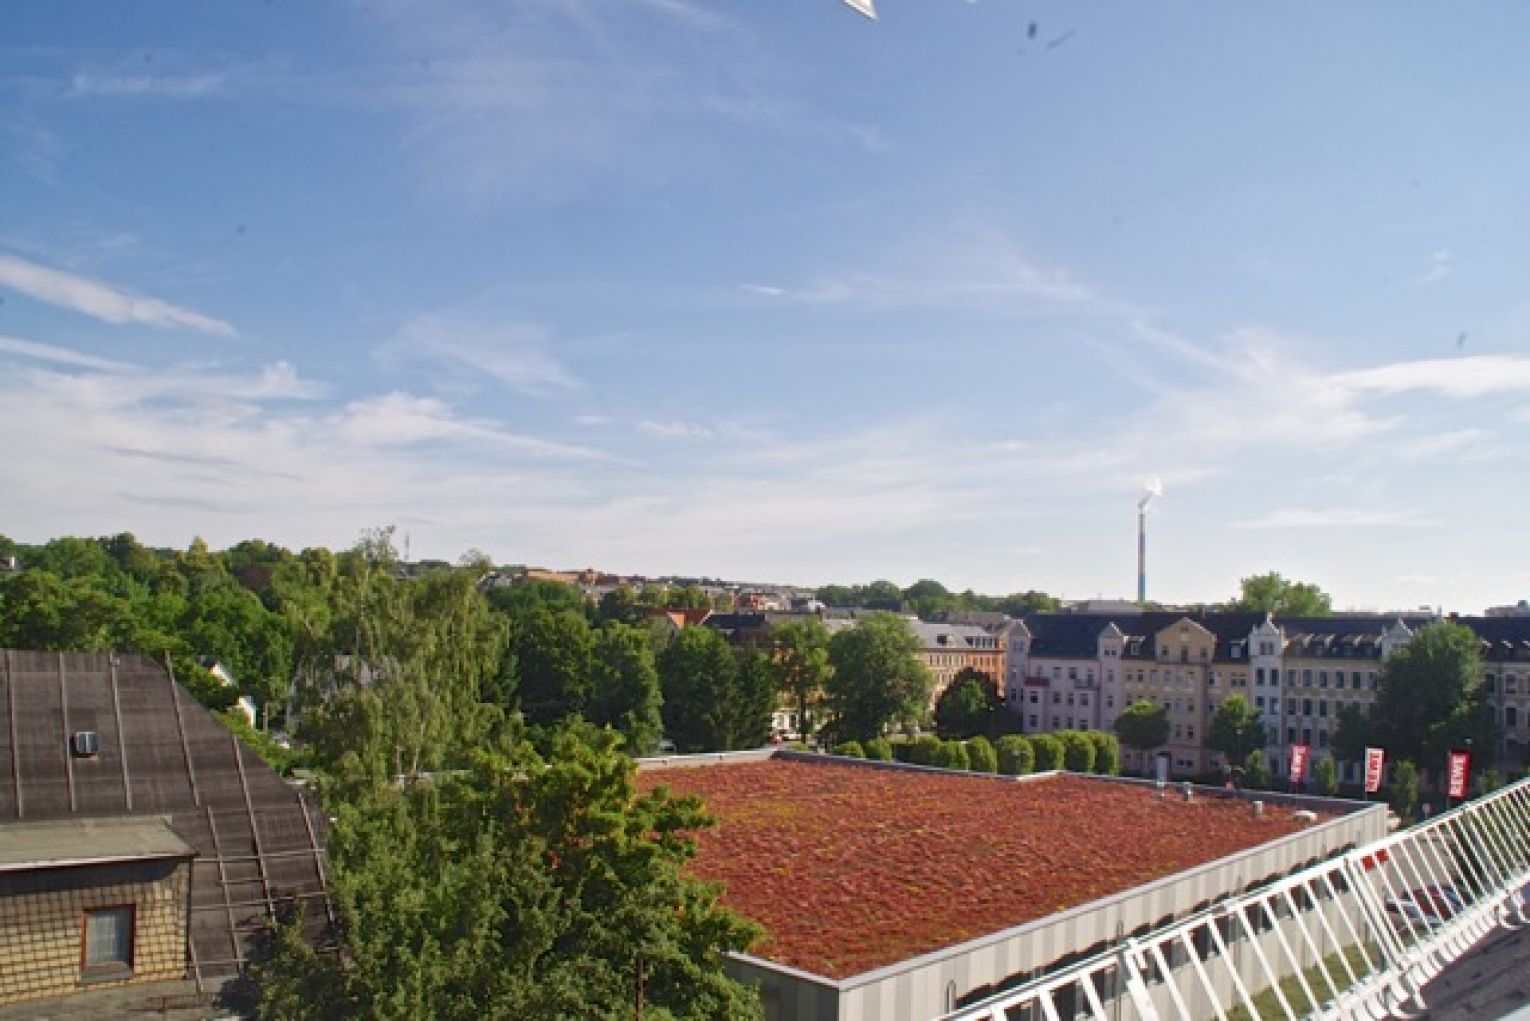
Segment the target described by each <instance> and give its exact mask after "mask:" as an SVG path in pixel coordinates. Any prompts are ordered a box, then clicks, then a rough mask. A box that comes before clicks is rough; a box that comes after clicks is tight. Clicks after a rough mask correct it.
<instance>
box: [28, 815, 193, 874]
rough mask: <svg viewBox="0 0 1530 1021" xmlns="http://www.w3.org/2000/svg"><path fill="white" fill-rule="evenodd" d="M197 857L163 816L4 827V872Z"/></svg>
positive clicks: (64, 820) (38, 823)
mask: <svg viewBox="0 0 1530 1021" xmlns="http://www.w3.org/2000/svg"><path fill="white" fill-rule="evenodd" d="M195 856H196V851H195V850H194V849H193V848H192V847H191V845H190V844H188V843H186V841H184V840H182V839H181V837H180V835H179V834H177V833H176V832H175V831H174V830H173V829H171V828H170V823H169V820H167V819H165V818H163V817H160V816H131V817H116V818H84V819H50V820H47V821H45V822H8V823H6V824H5V825H4V826H0V872H25V871H30V870H32V869H56V868H69V867H72V866H77V865H101V864H106V863H109V862H120V861H147V860H151V859H155V858H193V857H195Z"/></svg>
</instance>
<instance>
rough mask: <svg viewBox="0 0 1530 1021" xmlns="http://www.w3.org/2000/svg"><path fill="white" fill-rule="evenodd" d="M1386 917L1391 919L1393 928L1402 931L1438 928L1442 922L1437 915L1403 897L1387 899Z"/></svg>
mask: <svg viewBox="0 0 1530 1021" xmlns="http://www.w3.org/2000/svg"><path fill="white" fill-rule="evenodd" d="M1387 917H1388V918H1389V919H1391V921H1392V925H1393V926H1394V927H1395V928H1397V929H1399V930H1401V931H1403V932H1408V931H1410V930H1413V929H1438V928H1439V927H1440V926H1441V925H1442V924H1443V923H1442V922H1441V921H1440V918H1439V916H1438V915H1435V914H1434V913H1433V912H1430V911H1426V910H1424V909H1423V908H1421V907H1419V906H1418V905H1417V904H1415V903H1413V901H1411V900H1408V899H1406V898H1403V897H1399V898H1396V899H1395V900H1389V901H1387Z"/></svg>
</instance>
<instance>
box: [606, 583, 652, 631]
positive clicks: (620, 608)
mask: <svg viewBox="0 0 1530 1021" xmlns="http://www.w3.org/2000/svg"><path fill="white" fill-rule="evenodd" d="M595 613H596V617H597V618H598V619H599V620H600V622H601V623H603V624H606V623H613V622H614V623H617V624H636V623H637V622H638V621H640V620H642V619H643V615H644V609H643V606H642V604H640V603H639V602H638V597H637V593H635V592H633V591H632V587H631V586H629V585H618V586H616V587H615V588H614V589H612V590H611V591H610V592H607V593H606V594H605V595H603V596H601V597H600V605H599V608H598V609H597V610H596V611H595Z"/></svg>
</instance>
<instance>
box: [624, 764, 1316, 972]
mask: <svg viewBox="0 0 1530 1021" xmlns="http://www.w3.org/2000/svg"><path fill="white" fill-rule="evenodd" d="M638 784H639V786H640V787H641V788H642V789H645V790H647V789H650V788H653V787H657V786H661V785H662V786H667V787H669V788H670V789H671V790H672V791H674V792H676V793H686V794H697V795H700V796H701V797H702V799H703V800H704V801H705V802H706V805H707V808H708V809H709V810H710V811H711V812H712V814H714V815H715V816H716V817H717V820H718V825H717V826H716V827H715V828H714V829H711V830H708V831H705V832H703V833H701V834H699V835H698V843H699V847H698V854H697V857H696V859H695V861H694V862H693V863H692V864H691V866H690V870H691V872H692V873H693V874H694V875H696V876H698V877H700V878H703V879H708V880H714V881H720V882H722V883H724V884H725V885H726V892H725V894H724V896H723V900H724V902H725V903H726V904H727V905H728V906H729V907H731V908H733V909H734V910H735V911H738V912H739V913H740V914H743V915H746V916H748V917H749V918H752V919H754V920H755V921H756V922H758V923H760V924H761V925H762V926H764V927H765V929H766V932H767V934H768V935H767V936H766V938H765V939H764V940H763V941H762V942H761V944H760V945H758V946H756V947H755V948H754V950H753V952H755V953H757V954H759V955H761V956H764V957H767V958H769V959H771V960H773V961H776V962H778V963H781V964H786V965H791V966H793V967H797V968H802V969H804V970H807V971H811V972H814V973H816V974H820V975H825V976H828V977H831V978H846V977H849V976H851V975H857V974H860V973H862V972H865V971H870V970H872V969H874V968H879V967H883V966H885V965H889V964H893V963H895V962H897V961H901V960H904V959H906V958H908V957H913V956H916V955H918V954H922V953H928V952H930V951H933V950H938V949H940V948H942V947H946V946H951V945H953V944H956V943H960V942H963V941H965V940H969V939H974V938H976V937H979V936H984V935H987V934H989V933H993V932H998V931H1000V930H1002V929H1006V928H1009V927H1011V926H1015V925H1019V924H1021V923H1023V922H1027V921H1030V920H1032V919H1035V918H1040V917H1042V916H1044V915H1047V914H1050V913H1053V912H1057V911H1061V910H1064V909H1067V908H1071V907H1076V906H1077V905H1080V904H1084V903H1087V902H1089V901H1092V900H1097V899H1099V898H1101V897H1106V896H1109V895H1111V894H1116V893H1121V892H1123V891H1125V890H1129V889H1131V888H1132V887H1135V886H1140V885H1142V884H1144V883H1147V882H1151V881H1153V880H1155V879H1160V878H1162V877H1165V876H1168V875H1171V874H1173V873H1175V872H1179V871H1182V870H1184V869H1186V868H1190V867H1192V866H1195V865H1200V864H1203V863H1206V862H1210V861H1214V860H1215V859H1217V858H1222V857H1225V856H1227V855H1229V854H1233V853H1236V852H1238V851H1242V850H1245V849H1247V848H1250V847H1253V846H1255V845H1257V844H1261V843H1265V842H1266V841H1270V840H1274V839H1276V838H1278V837H1281V836H1284V835H1286V834H1289V833H1292V832H1294V831H1296V830H1297V829H1299V828H1300V825H1301V824H1299V823H1296V822H1294V821H1293V820H1291V818H1290V813H1289V812H1285V811H1280V810H1276V811H1272V812H1268V813H1266V814H1265V816H1264V817H1263V818H1255V817H1254V815H1253V813H1252V811H1251V810H1250V807H1249V805H1248V803H1247V802H1235V801H1231V800H1226V801H1224V800H1221V799H1207V798H1199V799H1197V800H1196V801H1195V802H1194V803H1192V804H1185V803H1184V802H1183V801H1182V800H1180V799H1179V798H1178V796H1177V792H1176V791H1173V790H1171V791H1170V793H1169V796H1168V797H1165V798H1162V799H1161V798H1159V796H1158V794H1157V792H1156V791H1154V790H1153V789H1151V788H1145V787H1134V786H1130V785H1126V784H1116V783H1109V782H1105V781H1099V780H1088V779H1084V778H1081V777H1069V776H1060V777H1053V778H1047V779H1038V780H1031V781H1027V782H1024V783H999V782H995V781H992V780H986V781H985V780H982V779H980V778H974V777H963V776H960V775H941V774H937V773H916V772H906V771H895V770H878V769H869V768H864V767H858V766H851V765H841V764H835V763H833V762H824V763H821V764H820V763H809V762H801V761H788V760H784V759H771V760H766V761H757V762H746V763H731V764H719V765H714V766H704V767H691V768H683V769H681V768H677V769H662V768H661V769H652V770H647V771H644V772H641V773H639V774H638Z"/></svg>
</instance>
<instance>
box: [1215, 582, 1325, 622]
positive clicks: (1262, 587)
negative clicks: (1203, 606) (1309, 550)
mask: <svg viewBox="0 0 1530 1021" xmlns="http://www.w3.org/2000/svg"><path fill="white" fill-rule="evenodd" d="M1239 586H1240V588H1241V589H1242V591H1241V593H1240V594H1239V596H1238V598H1237V599H1235V600H1233V601H1232V603H1230V604H1229V607H1228V608H1229V609H1233V610H1245V611H1250V612H1254V613H1273V614H1275V616H1277V617H1326V616H1328V615H1329V614H1331V613H1333V599H1332V598H1331V597H1330V596H1329V595H1328V593H1326V592H1324V591H1323V590H1322V589H1320V588H1318V587H1317V586H1316V585H1313V584H1311V583H1310V582H1304V581H1289V580H1287V579H1286V578H1283V577H1281V575H1280V574H1279V573H1278V572H1276V571H1270V572H1268V573H1265V574H1253V575H1250V576H1249V577H1247V578H1244V579H1243V580H1242V581H1241V582H1240V583H1239Z"/></svg>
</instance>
